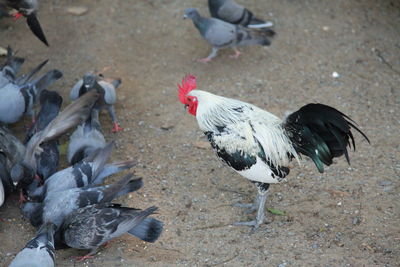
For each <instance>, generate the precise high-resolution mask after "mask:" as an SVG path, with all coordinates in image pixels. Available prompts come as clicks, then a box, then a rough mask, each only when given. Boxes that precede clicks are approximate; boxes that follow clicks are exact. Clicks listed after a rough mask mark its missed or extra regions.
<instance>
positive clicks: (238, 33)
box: [184, 8, 271, 63]
mask: <svg viewBox="0 0 400 267" xmlns="http://www.w3.org/2000/svg"><path fill="white" fill-rule="evenodd" d="M184 18H190V19H192V21H193V23H194V25H195V26H196V28H197V29H198V30H199V32H200V34H201V35H202V36H203V38H204V39H205V40H206V41H207V42H208V43H209V44H210V45H211V46H212V51H211V53H210V54H209V55H208V57H206V58H202V59H199V60H198V61H200V62H204V63H205V62H209V61H210V60H211V59H212V58H214V57H215V56H216V55H217V53H218V50H219V49H221V48H228V47H230V48H233V50H234V51H235V54H234V55H233V57H234V58H237V57H238V56H239V55H240V52H239V50H237V48H236V47H237V46H247V45H262V46H267V45H270V44H271V42H270V41H269V39H268V38H267V37H269V34H268V33H267V32H264V31H259V30H251V29H248V28H244V27H242V26H239V25H234V24H231V23H228V22H225V21H222V20H219V19H215V18H204V17H202V16H201V15H200V14H199V12H198V11H197V9H195V8H188V9H186V10H185V15H184Z"/></svg>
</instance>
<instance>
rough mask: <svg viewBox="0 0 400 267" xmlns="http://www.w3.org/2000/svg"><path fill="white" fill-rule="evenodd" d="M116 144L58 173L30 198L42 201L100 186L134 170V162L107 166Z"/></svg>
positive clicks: (99, 150)
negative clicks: (67, 190) (73, 191)
mask: <svg viewBox="0 0 400 267" xmlns="http://www.w3.org/2000/svg"><path fill="white" fill-rule="evenodd" d="M113 146H114V142H111V143H109V144H108V145H107V146H105V147H104V148H102V149H97V150H96V151H94V152H93V153H92V154H91V155H90V156H89V157H87V158H85V159H84V160H83V161H80V162H78V163H76V164H74V165H73V166H70V167H68V168H66V169H63V170H61V171H58V172H56V173H55V174H53V175H52V176H51V177H49V178H48V179H47V180H46V181H45V182H44V184H43V185H42V186H40V187H38V188H36V189H35V191H33V192H29V198H30V199H32V200H35V201H41V200H43V198H45V196H46V194H48V193H49V192H59V191H64V190H66V189H70V188H78V187H85V186H88V185H98V184H101V183H102V182H103V181H104V178H106V177H107V176H110V175H112V174H115V173H118V172H121V171H123V170H127V169H129V168H132V167H133V166H134V165H135V162H134V161H125V162H118V163H111V164H107V165H106V164H105V163H106V162H107V160H108V158H109V156H110V154H111V150H112V147H113Z"/></svg>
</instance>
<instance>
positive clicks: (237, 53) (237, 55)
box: [230, 47, 242, 59]
mask: <svg viewBox="0 0 400 267" xmlns="http://www.w3.org/2000/svg"><path fill="white" fill-rule="evenodd" d="M233 51H235V54H233V55H231V56H230V57H231V58H234V59H237V58H238V57H239V56H240V55H241V54H242V53H241V52H240V51H239V50H238V49H237V48H236V47H234V48H233Z"/></svg>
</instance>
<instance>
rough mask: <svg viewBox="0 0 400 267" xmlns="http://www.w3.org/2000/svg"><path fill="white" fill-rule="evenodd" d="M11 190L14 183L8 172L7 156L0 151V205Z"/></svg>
mask: <svg viewBox="0 0 400 267" xmlns="http://www.w3.org/2000/svg"><path fill="white" fill-rule="evenodd" d="M12 192H14V185H13V183H12V180H11V177H10V174H9V173H8V168H7V158H6V155H5V154H3V153H0V207H1V206H2V205H3V203H4V201H5V200H6V198H7V197H8V196H9V195H10V194H11V193H12Z"/></svg>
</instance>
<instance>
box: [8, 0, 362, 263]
mask: <svg viewBox="0 0 400 267" xmlns="http://www.w3.org/2000/svg"><path fill="white" fill-rule="evenodd" d="M208 7H209V11H210V14H211V18H207V17H203V16H202V15H201V14H200V13H199V12H198V11H197V9H195V8H188V9H186V10H185V11H184V18H189V19H191V20H192V21H193V24H194V26H195V27H196V28H197V29H198V31H199V33H200V34H201V36H202V37H203V38H204V39H205V40H206V41H207V42H208V43H209V44H210V45H211V46H212V51H211V53H210V54H209V55H208V56H207V57H206V58H203V59H199V61H200V62H203V63H206V62H209V61H210V60H212V59H213V58H214V57H215V56H216V55H217V53H218V50H219V49H223V48H232V49H233V50H234V52H235V54H234V55H233V57H235V58H237V57H238V56H239V55H240V52H239V50H238V49H237V47H240V46H248V45H261V46H269V45H271V41H272V37H274V35H275V31H274V30H273V29H271V27H272V26H273V23H272V22H267V21H264V20H263V19H261V18H257V17H256V16H255V15H254V14H253V13H252V12H251V11H250V10H248V9H246V8H245V7H243V6H241V5H239V4H238V3H236V2H235V1H234V0H208ZM37 9H38V1H37V0H0V18H2V17H11V16H13V17H14V18H19V17H21V16H24V17H26V21H27V24H28V26H29V28H30V29H31V31H32V32H33V33H34V34H35V36H36V37H37V38H38V39H39V40H41V41H42V42H43V43H44V44H45V45H47V46H48V45H49V43H48V42H47V39H46V36H45V34H44V31H43V30H42V27H41V26H40V23H39V21H38V18H37ZM47 62H48V60H45V61H43V62H41V63H40V64H38V65H37V67H35V68H34V69H32V70H31V71H29V72H28V73H26V74H22V75H21V74H20V70H21V66H22V65H23V63H24V58H22V57H19V56H17V55H16V53H14V51H13V50H12V49H11V47H8V49H7V55H6V58H5V60H4V62H3V63H2V64H1V65H0V93H1V98H0V178H1V180H0V206H1V205H2V204H3V203H4V201H6V200H7V199H8V197H9V196H10V195H11V194H19V202H20V206H21V213H22V215H23V217H24V218H25V219H26V220H28V221H29V222H30V223H31V224H32V225H33V226H34V227H37V229H38V230H37V234H36V236H35V237H34V238H33V239H32V240H30V241H29V242H28V243H27V244H26V246H25V247H24V248H23V249H22V250H21V251H20V252H19V253H18V255H17V256H16V257H15V258H14V260H13V261H12V263H11V265H10V266H54V265H55V258H56V257H55V255H56V253H55V249H58V248H68V247H69V248H75V249H81V250H88V254H87V255H85V256H83V257H78V258H77V260H79V261H81V260H85V259H87V258H91V257H93V255H94V254H95V253H96V252H97V250H98V248H99V247H101V246H102V245H105V244H107V242H108V241H110V240H111V239H113V238H116V237H119V236H121V235H123V234H125V233H127V234H130V235H132V236H135V237H137V238H139V239H141V240H143V241H146V242H155V241H156V240H157V239H158V238H159V236H160V235H161V233H162V231H163V223H162V222H161V221H159V220H157V219H155V218H152V217H151V216H152V215H153V214H155V212H156V211H157V207H155V206H152V207H149V208H147V209H144V210H140V209H136V208H132V207H124V206H122V205H121V204H117V203H115V199H117V198H118V197H120V196H124V195H126V194H129V193H131V192H134V191H137V190H139V189H140V188H141V187H143V181H142V179H141V178H139V177H135V176H134V175H133V174H132V173H129V174H126V175H124V176H121V177H120V178H118V179H117V181H116V182H114V183H111V184H109V183H108V184H107V183H106V184H104V182H106V181H107V177H109V176H111V175H115V174H118V173H120V172H122V171H126V170H130V169H131V168H133V167H134V166H135V162H134V161H123V162H111V163H110V162H109V158H110V156H111V153H112V150H113V147H114V142H113V141H110V142H107V140H106V139H105V137H104V135H103V133H102V128H101V123H100V119H99V112H100V110H102V109H106V110H107V111H108V113H109V115H110V117H111V120H112V123H113V129H112V132H114V133H115V132H118V131H121V130H123V129H122V128H121V126H120V124H119V121H118V119H117V116H116V113H115V108H114V105H115V103H116V99H117V98H116V89H117V88H118V86H119V85H120V84H121V79H110V78H105V77H104V76H103V74H101V73H98V72H87V73H86V74H84V75H83V77H82V78H81V79H80V80H78V82H77V83H76V84H75V85H74V86H73V87H72V89H71V91H70V100H71V103H70V104H69V105H67V106H66V107H65V108H63V109H62V104H63V102H65V101H64V100H63V98H62V97H61V96H60V95H59V94H58V93H57V92H56V91H51V90H49V88H50V87H51V86H52V85H53V84H54V83H56V82H57V80H59V79H60V78H61V77H62V72H61V71H60V70H57V69H53V70H49V71H47V72H46V73H44V74H42V75H39V73H40V72H41V71H42V69H43V68H44V67H45V65H46V63H47ZM178 96H179V100H180V102H181V103H182V104H184V105H185V108H187V111H188V112H189V113H190V114H192V115H194V116H195V117H196V119H197V122H198V124H199V127H200V129H201V130H202V131H203V132H204V134H205V135H206V137H207V138H208V141H209V142H210V144H211V146H212V148H213V149H214V150H215V152H216V155H217V156H218V157H219V158H220V159H221V160H222V161H223V162H225V163H226V164H227V165H228V166H229V167H231V168H232V169H234V170H235V171H236V172H237V173H239V174H240V175H242V176H244V177H245V178H247V179H249V180H250V181H251V182H253V183H254V184H255V186H256V188H257V190H258V194H257V198H256V200H255V202H254V203H252V204H235V206H237V207H245V208H249V209H250V211H255V212H256V213H257V215H256V218H255V220H253V221H250V222H238V223H236V225H246V226H251V227H253V230H257V229H258V228H259V227H260V225H262V224H263V223H264V222H265V203H266V200H267V190H268V188H269V185H270V184H273V183H279V182H281V181H282V180H283V178H285V177H286V176H287V175H288V174H289V163H290V162H291V161H292V160H296V161H300V155H304V156H306V157H309V158H311V159H312V160H313V162H314V163H315V165H316V167H317V169H318V171H319V172H321V173H322V172H323V171H324V165H326V166H329V165H331V164H332V160H333V158H336V157H340V156H342V155H344V156H345V158H346V160H347V161H348V162H349V155H348V150H347V148H348V147H350V148H353V149H355V141H354V136H353V133H352V131H351V130H355V131H357V132H359V133H360V134H361V135H362V136H363V137H364V138H365V139H366V140H367V141H368V142H369V140H368V138H367V136H366V135H365V134H364V133H363V132H362V131H361V130H359V129H358V128H357V126H356V123H355V122H354V121H353V120H351V119H350V118H349V117H348V116H347V115H345V114H343V113H342V112H340V111H338V110H336V109H335V108H333V107H330V106H326V105H323V104H308V105H305V106H303V107H301V108H300V109H299V110H298V111H296V112H294V113H292V114H290V115H289V116H288V117H287V118H286V119H285V120H281V119H279V118H278V117H276V116H275V115H273V114H271V113H269V112H267V111H264V110H262V109H260V108H258V107H256V106H254V105H252V104H249V103H245V102H242V101H240V100H235V99H230V98H226V97H223V96H217V95H214V94H211V93H208V92H205V91H201V90H198V89H197V84H196V77H195V76H193V75H187V76H186V77H185V78H184V79H183V80H182V83H181V84H179V85H178ZM39 107H40V108H39ZM26 116H29V118H30V119H31V120H32V123H31V125H30V126H29V127H28V130H27V132H26V134H25V138H24V139H23V140H20V139H19V138H17V137H16V136H15V135H14V133H13V132H11V130H10V129H9V128H8V125H10V124H14V123H16V122H19V121H21V120H22V119H23V118H24V117H26ZM69 132H70V135H69V143H68V149H67V152H66V162H65V163H67V164H68V165H67V167H66V168H63V169H62V168H60V165H63V162H62V161H63V160H64V158H62V157H61V156H60V141H59V139H60V138H61V137H62V136H64V135H65V134H66V133H69Z"/></svg>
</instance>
